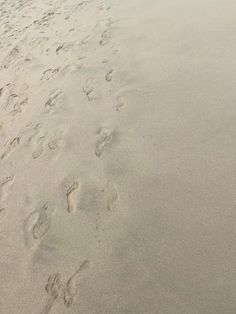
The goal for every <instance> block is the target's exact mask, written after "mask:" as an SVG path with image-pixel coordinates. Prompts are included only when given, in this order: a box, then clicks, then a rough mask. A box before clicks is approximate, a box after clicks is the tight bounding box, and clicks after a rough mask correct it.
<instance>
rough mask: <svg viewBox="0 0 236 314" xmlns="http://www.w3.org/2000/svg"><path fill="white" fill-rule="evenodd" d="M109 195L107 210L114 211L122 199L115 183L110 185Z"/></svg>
mask: <svg viewBox="0 0 236 314" xmlns="http://www.w3.org/2000/svg"><path fill="white" fill-rule="evenodd" d="M107 194H108V199H107V209H108V210H109V211H113V210H114V209H115V208H116V207H117V204H118V202H119V199H120V196H119V193H118V191H117V187H116V185H115V184H114V183H108V185H107Z"/></svg>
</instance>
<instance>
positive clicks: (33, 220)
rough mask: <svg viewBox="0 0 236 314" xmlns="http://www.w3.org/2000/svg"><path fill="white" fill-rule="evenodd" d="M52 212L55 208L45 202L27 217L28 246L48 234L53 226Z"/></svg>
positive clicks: (26, 237)
mask: <svg viewBox="0 0 236 314" xmlns="http://www.w3.org/2000/svg"><path fill="white" fill-rule="evenodd" d="M52 214H53V210H52V209H50V208H49V207H48V205H47V204H45V205H43V207H42V208H41V209H40V210H36V211H34V212H32V213H31V214H30V215H29V216H28V217H27V219H26V221H25V224H24V231H25V239H26V245H27V246H30V247H32V246H33V245H34V244H35V243H38V241H40V240H41V239H42V238H43V237H44V236H45V235H46V233H47V232H48V231H49V229H50V227H51V220H52Z"/></svg>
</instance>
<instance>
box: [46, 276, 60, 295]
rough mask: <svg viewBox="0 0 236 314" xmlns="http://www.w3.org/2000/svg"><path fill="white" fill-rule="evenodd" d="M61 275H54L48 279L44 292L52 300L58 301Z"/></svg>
mask: <svg viewBox="0 0 236 314" xmlns="http://www.w3.org/2000/svg"><path fill="white" fill-rule="evenodd" d="M61 286H62V283H61V275H60V274H59V273H54V274H52V275H50V276H49V277H48V282H47V284H46V286H45V290H46V291H47V293H48V294H49V295H50V296H51V297H52V299H53V300H56V299H58V297H59V296H60V294H61Z"/></svg>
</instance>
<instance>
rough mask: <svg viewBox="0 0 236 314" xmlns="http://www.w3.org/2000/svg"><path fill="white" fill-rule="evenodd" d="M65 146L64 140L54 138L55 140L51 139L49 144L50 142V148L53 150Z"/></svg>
mask: <svg viewBox="0 0 236 314" xmlns="http://www.w3.org/2000/svg"><path fill="white" fill-rule="evenodd" d="M63 145H64V141H63V139H62V138H60V137H59V138H54V139H51V140H50V141H49V142H48V148H49V149H51V150H56V149H58V148H61V147H63Z"/></svg>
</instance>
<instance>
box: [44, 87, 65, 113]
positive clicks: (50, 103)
mask: <svg viewBox="0 0 236 314" xmlns="http://www.w3.org/2000/svg"><path fill="white" fill-rule="evenodd" d="M61 94H62V91H61V90H59V89H56V90H54V91H53V92H52V93H51V94H50V95H49V99H48V100H47V101H46V103H45V105H44V106H45V109H46V112H47V113H48V112H50V111H51V110H52V109H53V107H54V106H55V105H56V104H57V102H58V100H59V96H60V95H61Z"/></svg>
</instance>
